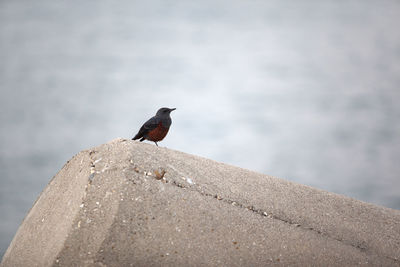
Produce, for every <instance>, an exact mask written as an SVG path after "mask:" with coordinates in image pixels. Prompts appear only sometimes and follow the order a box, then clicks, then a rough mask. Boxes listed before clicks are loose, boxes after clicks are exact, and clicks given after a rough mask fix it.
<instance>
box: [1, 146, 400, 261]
mask: <svg viewBox="0 0 400 267" xmlns="http://www.w3.org/2000/svg"><path fill="white" fill-rule="evenodd" d="M399 255H400V212H399V211H397V210H392V209H388V208H383V207H378V206H375V205H371V204H367V203H363V202H360V201H357V200H354V199H351V198H347V197H344V196H340V195H337V194H333V193H329V192H325V191H321V190H317V189H314V188H311V187H307V186H303V185H299V184H295V183H291V182H288V181H285V180H282V179H278V178H274V177H271V176H267V175H263V174H259V173H255V172H251V171H248V170H245V169H241V168H238V167H234V166H229V165H226V164H222V163H218V162H215V161H211V160H208V159H204V158H200V157H196V156H193V155H188V154H185V153H182V152H178V151H173V150H170V149H167V148H163V147H156V146H154V145H149V144H143V143H139V142H134V141H127V140H124V139H117V140H114V141H112V142H110V143H108V144H104V145H101V146H99V147H96V148H93V149H91V150H87V151H82V152H81V153H79V154H78V155H76V156H75V157H74V158H73V159H72V160H71V161H69V162H68V163H67V164H66V165H65V166H64V167H63V169H62V170H61V171H60V172H59V173H58V174H57V175H56V176H55V177H54V178H53V179H52V181H51V182H50V183H49V185H48V186H47V187H46V188H45V190H44V191H43V192H42V194H41V195H40V196H39V198H38V200H37V201H36V203H35V205H34V206H33V207H32V209H31V211H30V212H29V213H28V215H27V216H26V218H25V220H24V222H23V223H22V225H21V226H20V228H19V230H18V232H17V234H16V235H15V237H14V239H13V241H12V243H11V244H10V246H9V248H8V250H7V252H6V254H5V255H4V257H3V261H2V263H1V266H201V265H204V266H265V265H270V264H280V265H294V266H296V265H297V266H304V265H308V266H310V265H317V266H345V265H346V266H349V265H374V266H376V265H378V266H400V261H399V258H398V257H399Z"/></svg>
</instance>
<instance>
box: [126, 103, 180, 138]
mask: <svg viewBox="0 0 400 267" xmlns="http://www.w3.org/2000/svg"><path fill="white" fill-rule="evenodd" d="M173 110H175V108H160V109H159V110H158V111H157V113H156V115H155V116H154V117H151V118H150V119H149V120H148V121H146V122H145V123H144V124H143V126H142V127H141V128H140V130H139V132H138V133H137V134H136V135H135V137H133V138H132V140H137V139H139V138H140V140H139V141H140V142H142V141H143V140H149V141H153V142H154V143H156V146H158V144H157V142H158V141H161V140H163V139H164V137H165V136H166V135H167V133H168V130H169V127H170V126H171V123H172V120H171V117H170V113H171V111H173Z"/></svg>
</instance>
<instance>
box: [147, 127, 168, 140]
mask: <svg viewBox="0 0 400 267" xmlns="http://www.w3.org/2000/svg"><path fill="white" fill-rule="evenodd" d="M168 130H169V128H165V127H163V126H162V124H161V123H159V124H158V126H157V127H156V128H155V129H154V130H151V131H150V132H149V133H148V134H147V138H146V139H147V140H150V141H153V142H158V141H161V140H163V139H164V137H165V136H166V135H167V133H168Z"/></svg>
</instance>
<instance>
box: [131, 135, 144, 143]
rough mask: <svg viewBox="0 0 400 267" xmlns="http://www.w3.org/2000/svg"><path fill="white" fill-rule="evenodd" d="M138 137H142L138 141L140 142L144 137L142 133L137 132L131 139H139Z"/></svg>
mask: <svg viewBox="0 0 400 267" xmlns="http://www.w3.org/2000/svg"><path fill="white" fill-rule="evenodd" d="M139 138H142V139H141V140H140V142H142V141H143V140H144V137H143V135H142V134H141V133H138V134H137V135H135V137H133V138H132V140H137V139H139Z"/></svg>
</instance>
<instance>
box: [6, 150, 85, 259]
mask: <svg viewBox="0 0 400 267" xmlns="http://www.w3.org/2000/svg"><path fill="white" fill-rule="evenodd" d="M89 152H90V149H87V150H82V151H81V152H79V153H77V154H76V155H74V156H73V157H72V158H71V159H69V160H68V161H67V162H66V163H65V164H64V165H63V166H62V168H61V169H60V170H59V171H58V172H57V173H56V174H55V175H54V176H53V177H52V179H50V181H49V182H48V183H47V185H46V186H45V188H44V189H43V191H42V192H41V193H40V194H39V196H38V197H37V198H36V200H35V201H34V203H33V205H32V207H31V208H30V209H29V211H28V212H27V214H26V216H25V217H24V219H23V220H22V222H21V224H20V226H19V227H18V230H17V232H16V234H15V235H14V237H13V239H12V241H11V243H10V245H9V246H8V248H7V250H6V252H5V253H4V255H3V258H2V260H1V262H0V266H9V265H10V264H11V266H13V261H14V259H13V258H10V257H11V256H12V255H10V253H11V252H12V251H13V250H17V251H18V247H19V242H20V239H23V238H24V236H21V233H22V232H23V231H25V227H27V226H28V225H29V221H30V220H32V215H33V213H34V212H35V207H36V204H37V203H40V202H41V201H44V199H43V198H45V197H47V195H46V193H47V192H49V191H50V187H51V186H52V185H54V183H55V181H56V178H57V177H58V176H59V175H62V172H64V171H65V170H66V169H67V168H68V167H69V165H70V162H71V161H73V160H78V159H79V158H81V157H82V159H81V164H83V163H84V161H86V160H88V161H90V160H91V159H90V153H89ZM85 157H86V158H85ZM82 171H83V172H84V171H85V170H84V169H83V168H82ZM77 176H78V175H77ZM85 191H86V189H83V190H82V192H83V194H82V199H83V198H84V197H85V194H86V193H85ZM82 199H81V200H82ZM78 213H79V209H78V208H76V209H75V210H74V211H73V213H72V214H71V215H72V216H71V218H70V220H71V221H73V220H74V218H75V217H76V216H77V215H78ZM71 227H72V224H69V225H67V227H65V228H64V231H63V233H67V232H68V230H69V229H70V228H71ZM61 236H62V237H61V238H59V239H58V240H57V241H58V242H57V243H58V244H59V246H58V247H60V248H61V247H62V246H63V244H64V242H65V240H66V239H67V235H66V234H64V235H61ZM57 254H58V252H57V253H53V254H52V255H53V256H52V258H53V261H54V260H55V259H56V256H57ZM43 258H45V257H43ZM50 264H52V262H50V261H49V262H46V263H44V262H41V263H39V262H35V261H31V262H30V266H47V265H50Z"/></svg>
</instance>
